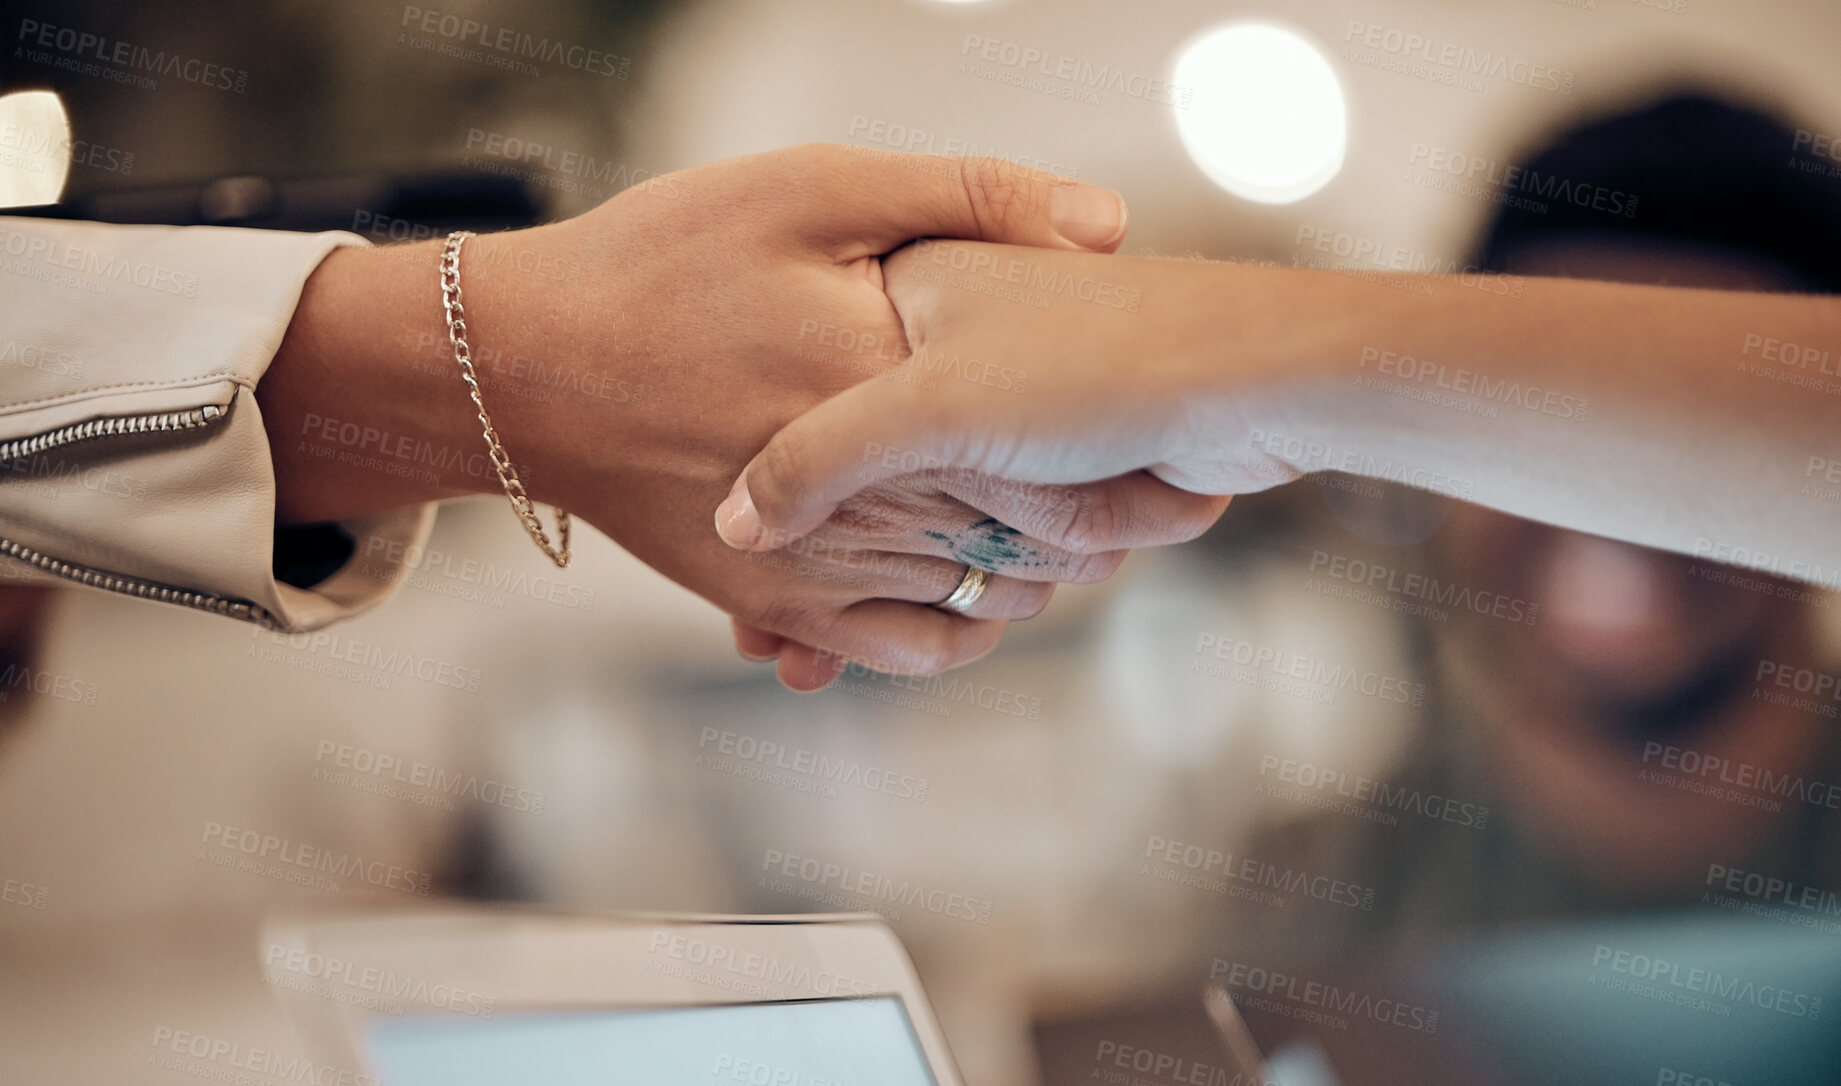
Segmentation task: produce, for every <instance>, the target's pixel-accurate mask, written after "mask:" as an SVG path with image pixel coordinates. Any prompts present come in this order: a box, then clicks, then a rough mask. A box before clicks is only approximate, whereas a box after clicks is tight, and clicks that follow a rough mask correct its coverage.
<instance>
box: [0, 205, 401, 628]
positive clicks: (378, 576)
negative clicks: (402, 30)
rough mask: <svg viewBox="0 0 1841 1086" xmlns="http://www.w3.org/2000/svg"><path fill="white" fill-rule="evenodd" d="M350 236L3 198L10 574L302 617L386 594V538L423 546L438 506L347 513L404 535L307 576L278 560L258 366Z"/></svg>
mask: <svg viewBox="0 0 1841 1086" xmlns="http://www.w3.org/2000/svg"><path fill="white" fill-rule="evenodd" d="M351 244H363V242H362V240H361V239H359V238H357V237H356V236H353V235H350V234H292V233H281V232H276V231H267V230H238V229H227V228H218V227H162V226H108V225H101V224H96V223H72V222H58V221H51V220H41V219H22V218H7V217H0V556H3V557H0V578H3V579H0V584H4V583H7V582H9V581H10V582H12V583H19V582H22V581H41V582H42V581H48V580H49V581H55V580H57V579H60V578H61V579H62V580H64V581H67V582H71V583H75V584H83V585H89V586H92V587H95V588H101V589H105V590H109V591H114V592H121V593H125V594H127V595H132V596H139V597H142V598H145V599H151V600H161V601H164V602H167V603H175V604H180V605H182V606H186V607H191V608H196V609H198V610H203V611H210V612H213V613H215V614H221V615H230V616H232V617H236V618H241V619H245V620H247V621H251V622H255V623H258V624H260V625H263V626H268V627H272V628H279V629H286V630H307V629H313V628H315V627H317V626H322V625H324V624H326V623H329V622H334V621H337V620H338V619H342V618H346V617H348V616H350V615H354V614H356V613H358V612H359V611H362V610H364V609H366V608H368V607H371V606H373V605H375V604H377V603H378V602H380V601H382V600H383V599H384V598H386V597H387V596H389V595H390V593H391V591H392V590H393V588H394V587H395V584H396V582H397V580H398V579H399V577H400V574H401V572H402V571H401V570H400V569H399V568H398V567H397V565H395V564H392V563H390V562H387V561H383V560H382V559H381V558H380V557H379V556H388V555H392V554H396V555H400V554H403V553H405V552H407V551H409V550H410V547H415V548H417V549H419V546H420V544H421V543H422V542H423V541H424V540H425V538H426V535H427V533H428V530H429V527H430V526H431V524H432V523H433V520H434V507H433V506H425V507H419V508H411V509H405V510H400V511H395V512H392V513H389V514H386V515H382V516H377V517H371V518H366V519H364V520H362V521H354V522H351V523H347V524H343V525H341V526H340V527H341V528H343V529H344V531H345V533H346V534H347V535H349V536H350V537H351V538H352V539H353V540H365V541H367V542H369V543H371V544H376V543H378V542H379V541H381V542H383V543H384V544H389V543H394V542H401V543H404V544H406V545H407V546H404V547H395V546H389V545H383V546H375V545H373V546H367V547H366V548H365V552H364V553H363V554H356V553H354V554H353V555H352V556H351V557H349V558H346V560H345V561H344V563H343V565H341V566H339V567H338V568H336V569H335V570H333V572H332V573H331V575H330V576H327V577H325V578H324V579H322V580H319V581H318V582H317V583H314V584H312V585H311V587H307V588H297V587H294V586H292V585H289V584H284V583H282V582H281V581H280V580H278V579H277V577H276V575H275V572H274V569H275V551H276V540H277V535H276V531H275V474H274V470H273V466H272V464H271V463H270V457H269V448H268V438H267V436H266V434H265V432H264V430H263V421H262V413H261V410H260V409H259V408H258V407H257V405H256V396H255V391H256V382H258V381H260V380H261V379H262V375H263V373H264V372H265V371H266V370H267V369H268V365H269V362H270V361H271V360H272V359H273V358H274V357H275V352H276V350H278V349H279V348H280V346H281V338H282V334H283V333H284V332H285V331H286V330H287V327H288V322H289V321H290V320H291V319H292V318H293V315H294V307H295V305H296V304H297V303H298V302H299V300H300V292H301V287H302V286H303V284H305V283H306V281H307V277H308V276H309V275H310V274H312V272H313V269H314V268H315V267H317V266H318V265H319V262H320V261H321V260H322V259H323V258H324V257H325V256H326V254H327V253H329V252H331V251H332V250H333V249H334V248H336V247H338V246H341V245H351ZM431 289H432V286H431ZM343 554H344V552H343V551H341V552H340V556H341V557H342V556H343ZM293 579H295V580H300V579H301V578H298V577H297V578H293Z"/></svg>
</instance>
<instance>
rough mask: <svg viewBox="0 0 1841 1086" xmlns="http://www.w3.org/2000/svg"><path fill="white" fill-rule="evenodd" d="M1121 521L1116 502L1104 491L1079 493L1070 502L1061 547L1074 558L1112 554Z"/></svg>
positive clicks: (1096, 490)
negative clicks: (1071, 504) (1108, 552)
mask: <svg viewBox="0 0 1841 1086" xmlns="http://www.w3.org/2000/svg"><path fill="white" fill-rule="evenodd" d="M1120 520H1121V517H1120V511H1119V507H1118V502H1117V500H1116V499H1114V498H1113V496H1112V495H1111V494H1110V493H1108V492H1107V491H1105V490H1099V489H1092V490H1084V491H1081V492H1080V493H1079V494H1078V495H1076V496H1075V498H1074V508H1073V510H1072V512H1071V513H1070V514H1069V515H1068V519H1067V528H1066V529H1065V530H1064V531H1063V532H1062V535H1061V545H1062V546H1063V547H1066V548H1067V549H1068V550H1070V551H1073V552H1074V553H1075V554H1096V553H1099V552H1101V551H1109V550H1113V549H1115V548H1116V547H1117V545H1118V544H1117V540H1118V538H1119V522H1120Z"/></svg>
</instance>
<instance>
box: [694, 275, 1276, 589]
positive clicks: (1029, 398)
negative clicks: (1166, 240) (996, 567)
mask: <svg viewBox="0 0 1841 1086" xmlns="http://www.w3.org/2000/svg"><path fill="white" fill-rule="evenodd" d="M1160 265H1163V267H1160ZM1165 270H1169V268H1168V265H1167V263H1166V262H1158V261H1146V260H1128V259H1124V258H1116V257H1107V258H1098V257H1082V256H1079V255H1077V254H1068V253H1030V252H1025V251H1022V250H1017V249H1007V248H1001V247H997V246H981V245H962V244H958V243H952V242H920V243H917V244H916V245H915V246H912V247H910V248H908V249H906V250H904V251H902V252H900V253H897V254H895V255H894V256H892V257H890V258H889V259H888V261H887V262H886V265H885V276H886V279H887V283H886V288H887V290H888V293H889V296H890V297H891V298H892V299H893V300H894V301H895V304H896V308H897V309H898V310H899V311H900V312H901V315H902V318H903V320H904V322H905V327H906V335H907V340H908V343H909V345H910V347H911V350H912V352H913V354H912V357H911V358H909V359H908V360H907V361H905V362H904V363H903V367H904V369H905V370H907V371H909V372H910V373H911V374H912V377H911V378H909V379H902V380H896V379H892V377H893V375H890V376H891V379H884V380H879V381H870V382H865V383H863V384H861V385H858V386H857V387H855V388H853V389H851V390H849V391H848V392H845V393H843V394H842V395H839V396H837V397H835V398H833V399H830V400H827V401H825V402H824V403H823V404H821V405H819V406H818V407H816V408H814V409H813V410H812V411H811V412H809V413H808V414H806V415H804V416H802V417H801V418H800V419H798V420H797V421H796V422H794V423H793V424H792V425H790V426H788V427H787V428H786V429H784V430H782V431H781V432H780V433H778V434H776V435H775V436H774V438H773V440H772V441H770V442H768V444H767V446H766V447H765V448H764V449H763V450H762V451H761V453H760V455H758V456H756V457H755V458H754V460H753V462H752V463H751V464H750V465H749V466H748V469H747V470H746V471H745V472H744V473H743V474H742V475H741V476H740V477H739V478H738V479H737V480H736V482H735V485H734V487H733V489H732V490H731V492H730V494H729V496H728V498H727V499H725V501H724V502H723V504H722V506H721V508H720V511H719V512H718V514H717V520H718V522H719V523H720V524H722V525H723V526H724V533H725V537H726V538H727V539H728V540H729V542H730V543H731V545H734V546H739V547H744V548H747V549H750V550H753V551H764V550H771V549H772V548H774V547H776V546H778V545H779V544H780V542H781V541H783V540H786V539H793V538H799V537H801V536H803V535H804V534H805V533H808V532H811V531H814V530H817V529H818V528H819V526H820V525H822V524H823V523H825V521H826V520H827V518H829V517H831V516H833V515H834V512H835V511H836V510H838V509H839V508H840V503H848V502H850V501H854V500H856V498H854V497H853V495H858V494H859V493H861V492H863V491H864V490H865V488H868V487H873V486H876V485H878V484H880V483H883V482H884V481H885V480H887V479H889V478H890V477H892V476H894V475H896V474H898V472H899V470H900V465H898V464H896V465H890V464H887V463H886V462H884V461H882V460H879V459H875V458H871V459H870V460H868V461H867V462H865V461H864V458H863V457H862V456H861V450H863V449H864V448H881V447H890V448H898V449H903V450H908V451H909V452H910V454H911V455H913V456H916V457H920V458H924V459H925V460H926V461H927V462H929V463H934V464H939V465H943V466H946V467H950V468H957V469H962V470H966V471H973V472H980V473H986V474H989V475H992V476H998V477H1002V478H1006V479H1011V480H1016V481H1020V482H1031V483H1038V484H1061V485H1071V484H1093V483H1095V482H1096V481H1101V480H1105V481H1107V482H1105V483H1104V484H1103V485H1102V486H1101V487H1099V488H1094V489H1090V490H1089V491H1088V493H1090V494H1091V495H1092V497H1093V498H1094V499H1095V500H1092V501H1091V502H1090V504H1089V505H1088V506H1087V507H1086V508H1085V509H1083V510H1082V515H1081V516H1080V517H1079V518H1076V519H1072V520H1070V521H1067V522H1064V523H1062V524H1049V525H1035V526H1032V528H1031V531H1030V534H1031V535H1033V536H1036V537H1037V538H1039V539H1042V540H1044V541H1046V542H1049V543H1053V544H1055V545H1057V546H1061V547H1064V548H1066V549H1068V550H1070V551H1073V552H1075V553H1080V552H1083V551H1085V550H1087V549H1088V548H1089V547H1090V546H1091V541H1092V539H1093V538H1105V539H1108V540H1111V539H1115V538H1116V537H1117V536H1118V535H1119V534H1120V533H1121V532H1123V533H1124V534H1127V535H1130V534H1134V533H1133V531H1132V528H1131V527H1130V526H1133V525H1141V526H1142V525H1147V524H1156V525H1158V527H1159V528H1160V529H1161V528H1164V527H1168V526H1169V525H1171V524H1175V523H1181V524H1183V525H1186V526H1187V527H1188V528H1189V529H1190V531H1189V532H1188V533H1187V534H1186V535H1177V536H1172V535H1168V534H1165V535H1162V536H1161V537H1160V538H1159V539H1158V540H1157V541H1158V542H1175V541H1179V540H1180V539H1183V538H1190V537H1193V536H1194V535H1196V534H1199V533H1200V532H1201V531H1202V530H1204V529H1206V527H1207V526H1208V525H1209V524H1211V523H1212V522H1213V521H1214V519H1215V518H1216V517H1218V516H1219V514H1220V513H1221V512H1222V511H1223V510H1224V509H1225V508H1226V506H1227V500H1228V499H1227V497H1226V496H1227V495H1231V494H1235V493H1246V492H1249V491H1253V490H1260V489H1264V488H1266V487H1269V486H1272V485H1274V484H1276V483H1278V482H1283V481H1287V480H1288V479H1290V478H1294V477H1295V476H1296V474H1297V473H1296V472H1295V471H1293V470H1291V469H1290V468H1289V467H1288V466H1286V465H1283V464H1280V463H1278V462H1276V461H1273V460H1271V459H1270V458H1268V457H1267V456H1265V455H1263V454H1262V453H1260V452H1259V451H1258V450H1257V449H1254V450H1251V451H1249V450H1248V449H1247V448H1246V447H1244V446H1245V443H1229V442H1226V441H1224V440H1223V435H1225V434H1229V433H1233V432H1235V431H1237V430H1244V429H1246V427H1245V426H1244V425H1243V423H1242V421H1241V420H1240V419H1239V417H1238V411H1239V408H1240V404H1239V403H1237V402H1236V401H1234V400H1232V399H1229V398H1224V397H1222V396H1220V395H1219V394H1218V391H1217V389H1218V387H1219V386H1220V381H1219V375H1218V374H1212V373H1209V372H1208V371H1207V360H1206V359H1204V358H1201V357H1198V355H1197V352H1196V351H1195V350H1194V347H1193V345H1190V344H1185V343H1182V342H1178V341H1175V340H1171V341H1169V342H1164V341H1161V340H1160V339H1159V329H1160V328H1163V327H1181V326H1182V323H1183V322H1181V321H1176V320H1165V319H1164V314H1166V313H1167V314H1177V313H1182V312H1184V311H1185V310H1187V311H1188V312H1189V313H1193V312H1195V310H1194V309H1192V308H1189V307H1192V306H1194V305H1195V304H1197V303H1198V301H1199V299H1198V298H1195V297H1190V296H1188V295H1187V294H1185V293H1184V291H1185V289H1186V288H1187V285H1188V284H1189V283H1190V282H1192V280H1193V279H1194V276H1193V274H1192V273H1190V272H1188V271H1187V270H1185V274H1182V275H1176V276H1170V275H1162V274H1159V273H1160V272H1163V271H1165ZM992 283H998V284H1002V283H1021V284H1025V286H1023V287H1022V288H1021V289H1020V290H1019V291H1018V292H1016V293H1017V294H1018V295H1019V296H1017V297H1011V296H1006V295H1004V294H1002V293H1001V292H996V291H993V290H992V289H990V284H992ZM1031 283H1034V284H1040V286H1039V287H1038V288H1037V290H1038V294H1037V297H1040V298H1043V299H1046V300H1047V301H1048V303H1049V304H1047V305H1040V304H1037V303H1034V302H1031V301H1030V300H1029V298H1027V297H1022V296H1021V295H1026V294H1028V293H1029V287H1028V286H1027V284H1031ZM1190 319H1191V320H1192V319H1193V318H1192V317H1191V318H1190ZM1282 331H1286V330H1281V329H1274V330H1273V332H1274V334H1277V333H1279V332H1282ZM1239 338H1241V339H1244V338H1246V336H1245V335H1244V334H1241V335H1240V336H1239ZM971 365H977V366H981V367H1001V368H1003V369H1004V370H1006V371H1010V372H1016V373H1019V374H1026V375H1027V383H1026V386H1025V388H1024V390H1023V391H1022V392H1021V393H1020V394H1017V395H1004V394H993V392H992V391H991V390H990V389H988V388H984V387H980V386H978V385H976V384H972V383H969V382H965V381H954V380H935V381H929V380H926V379H924V378H925V375H926V374H928V373H931V372H935V371H939V370H941V369H943V368H951V367H964V366H971ZM1152 476H1155V477H1157V478H1158V479H1161V480H1164V481H1165V482H1167V483H1170V484H1174V486H1176V487H1180V488H1182V492H1194V493H1193V494H1188V493H1184V497H1186V498H1188V499H1189V501H1188V503H1187V504H1185V503H1183V502H1182V500H1181V499H1178V498H1173V497H1172V494H1175V493H1179V492H1177V491H1173V490H1171V489H1170V488H1169V487H1161V486H1159V487H1131V488H1128V487H1126V486H1125V485H1124V484H1125V483H1126V482H1127V481H1132V480H1140V481H1143V482H1147V483H1148V482H1150V480H1151V477H1152ZM1206 495H1214V497H1205V496H1206ZM1141 503H1151V504H1149V505H1146V504H1141ZM846 507H847V506H846ZM1179 508H1180V509H1181V510H1182V512H1183V514H1184V515H1183V516H1181V517H1179V518H1175V519H1172V517H1171V513H1172V512H1173V511H1174V510H1176V509H1179ZM1198 513H1200V514H1201V515H1197V514H1198ZM1139 541H1140V542H1144V540H1142V539H1140V540H1139Z"/></svg>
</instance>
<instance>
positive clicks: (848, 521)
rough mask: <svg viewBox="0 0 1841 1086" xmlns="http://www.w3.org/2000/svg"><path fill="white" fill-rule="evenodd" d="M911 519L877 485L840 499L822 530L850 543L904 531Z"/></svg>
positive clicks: (906, 509)
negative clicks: (872, 488) (840, 501)
mask: <svg viewBox="0 0 1841 1086" xmlns="http://www.w3.org/2000/svg"><path fill="white" fill-rule="evenodd" d="M914 519H915V518H914V514H913V513H912V512H911V511H910V510H909V509H908V508H907V507H906V506H905V505H903V504H901V503H899V502H897V501H895V500H894V499H893V498H892V497H891V496H890V495H889V494H888V493H887V491H885V490H884V489H883V488H880V487H878V488H876V489H874V490H869V491H864V492H863V493H860V494H855V495H852V496H851V497H849V498H846V499H844V501H843V502H842V503H841V504H840V505H839V506H838V507H837V509H836V511H835V512H833V513H832V514H831V519H830V520H828V521H826V523H825V534H826V535H827V536H830V537H834V538H836V539H838V540H841V541H844V542H851V543H860V542H865V541H873V540H888V539H893V538H895V537H896V536H899V535H902V534H904V533H906V532H907V531H908V530H909V529H910V528H911V527H912V526H913V523H914Z"/></svg>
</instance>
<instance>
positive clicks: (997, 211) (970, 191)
mask: <svg viewBox="0 0 1841 1086" xmlns="http://www.w3.org/2000/svg"><path fill="white" fill-rule="evenodd" d="M959 176H960V180H961V181H962V182H963V184H964V185H965V195H966V198H967V199H968V200H970V201H971V206H972V214H973V215H974V216H975V217H976V218H977V220H978V225H979V226H980V227H981V228H983V229H984V230H985V231H986V233H987V235H989V234H991V233H1001V232H1003V230H1004V229H1005V228H1006V227H1012V226H1015V225H1017V224H1019V223H1021V222H1023V221H1025V219H1026V218H1027V217H1028V215H1029V213H1030V211H1031V209H1032V205H1033V200H1032V196H1033V194H1032V192H1031V191H1030V187H1029V185H1028V183H1027V182H1025V181H1024V180H1023V179H1022V177H1021V176H1019V175H1018V174H1017V172H1016V170H1015V169H1014V168H1012V167H1011V166H1010V165H1009V164H1008V163H1006V162H1004V161H1002V160H1001V159H995V158H967V159H962V160H960V167H959Z"/></svg>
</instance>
